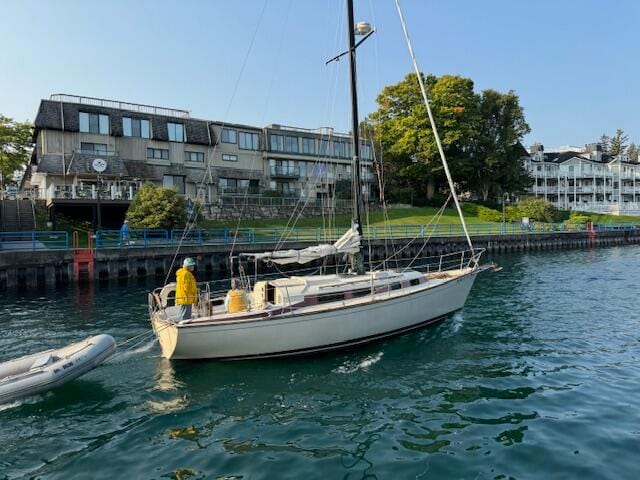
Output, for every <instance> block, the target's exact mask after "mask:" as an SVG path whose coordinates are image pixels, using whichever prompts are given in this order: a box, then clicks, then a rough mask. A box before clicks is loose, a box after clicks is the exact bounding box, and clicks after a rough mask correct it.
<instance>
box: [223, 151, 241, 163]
mask: <svg viewBox="0 0 640 480" xmlns="http://www.w3.org/2000/svg"><path fill="white" fill-rule="evenodd" d="M222 161H223V162H237V161H238V156H237V155H230V154H228V153H223V154H222Z"/></svg>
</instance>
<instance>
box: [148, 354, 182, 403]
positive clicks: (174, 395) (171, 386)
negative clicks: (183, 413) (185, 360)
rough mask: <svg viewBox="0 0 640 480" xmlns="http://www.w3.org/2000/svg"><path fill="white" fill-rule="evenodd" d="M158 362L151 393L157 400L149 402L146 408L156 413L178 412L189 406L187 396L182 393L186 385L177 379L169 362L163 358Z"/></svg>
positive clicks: (158, 359)
mask: <svg viewBox="0 0 640 480" xmlns="http://www.w3.org/2000/svg"><path fill="white" fill-rule="evenodd" d="M156 360H157V362H156V371H155V376H154V380H155V382H154V386H153V387H152V389H151V391H150V392H149V393H150V394H151V396H152V397H155V398H151V399H149V400H147V401H146V402H145V407H146V408H147V409H148V410H151V411H152V412H154V413H171V412H178V411H180V410H182V409H184V408H185V407H187V405H188V404H189V402H188V400H187V396H186V395H185V394H181V393H180V390H181V389H182V387H183V386H184V384H183V383H182V382H180V381H179V380H177V379H176V375H175V374H176V372H175V369H174V368H173V366H172V365H171V362H170V361H169V360H167V359H166V358H161V357H159V358H157V359H156Z"/></svg>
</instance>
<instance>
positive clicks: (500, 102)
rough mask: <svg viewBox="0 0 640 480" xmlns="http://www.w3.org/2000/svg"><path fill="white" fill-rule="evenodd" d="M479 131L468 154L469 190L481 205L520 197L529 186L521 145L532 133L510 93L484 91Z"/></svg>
mask: <svg viewBox="0 0 640 480" xmlns="http://www.w3.org/2000/svg"><path fill="white" fill-rule="evenodd" d="M480 117H481V128H480V132H479V135H478V136H477V137H476V138H475V139H474V140H475V141H474V148H473V149H472V151H471V152H470V159H471V166H472V168H470V169H469V171H470V175H469V180H468V187H469V189H470V190H472V191H473V192H475V193H477V194H478V195H480V196H481V198H482V199H483V200H484V201H487V200H489V198H490V195H493V198H494V199H498V198H500V197H501V196H502V195H503V193H505V192H508V193H519V192H522V191H523V190H524V189H525V187H528V186H529V185H531V181H532V180H531V177H530V176H529V174H528V172H527V170H526V168H525V167H524V163H523V161H522V157H523V155H525V154H526V151H525V150H524V148H523V147H522V145H521V144H520V141H521V140H522V138H523V137H524V136H525V135H526V134H527V133H529V132H530V131H531V129H530V128H529V124H527V122H526V121H525V118H524V111H523V109H522V107H521V106H520V102H519V99H518V96H517V95H516V94H515V92H513V91H509V92H508V93H500V92H497V91H495V90H485V91H483V92H482V97H481V99H480Z"/></svg>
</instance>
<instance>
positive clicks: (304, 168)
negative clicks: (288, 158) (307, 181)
mask: <svg viewBox="0 0 640 480" xmlns="http://www.w3.org/2000/svg"><path fill="white" fill-rule="evenodd" d="M298 168H299V169H300V176H301V177H306V176H307V162H298Z"/></svg>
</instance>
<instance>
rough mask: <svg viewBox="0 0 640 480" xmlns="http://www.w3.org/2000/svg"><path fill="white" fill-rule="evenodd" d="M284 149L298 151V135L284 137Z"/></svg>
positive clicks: (289, 151)
mask: <svg viewBox="0 0 640 480" xmlns="http://www.w3.org/2000/svg"><path fill="white" fill-rule="evenodd" d="M284 151H285V152H288V153H298V137H289V136H286V137H284Z"/></svg>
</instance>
